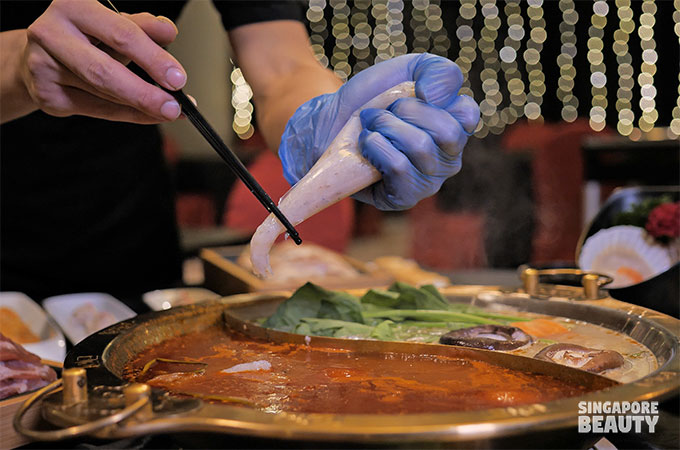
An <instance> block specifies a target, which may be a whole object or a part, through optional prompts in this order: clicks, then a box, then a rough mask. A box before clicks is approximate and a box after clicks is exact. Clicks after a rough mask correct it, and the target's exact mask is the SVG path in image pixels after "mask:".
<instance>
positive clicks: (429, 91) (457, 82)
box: [339, 53, 463, 111]
mask: <svg viewBox="0 0 680 450" xmlns="http://www.w3.org/2000/svg"><path fill="white" fill-rule="evenodd" d="M404 81H415V82H416V95H417V96H418V98H421V99H423V100H425V101H427V102H430V103H433V104H435V105H436V106H442V107H443V106H445V105H446V104H448V103H449V102H450V101H451V97H452V96H455V95H456V94H457V93H458V90H459V89H460V87H461V85H462V83H463V75H462V73H461V71H460V69H459V68H458V66H457V65H456V63H454V62H453V61H450V60H448V59H446V58H444V57H441V56H435V55H431V54H429V53H418V54H415V53H414V54H409V55H402V56H398V57H396V58H392V59H390V60H387V61H383V62H381V63H378V64H376V65H375V66H373V67H370V68H369V69H367V70H362V71H361V72H359V73H358V74H357V75H355V76H354V77H352V79H351V80H350V81H349V82H347V83H345V84H344V85H343V86H342V87H341V88H340V90H339V93H340V94H341V95H342V98H343V100H344V101H345V102H346V104H347V106H348V110H351V111H354V110H356V109H357V108H359V107H360V106H362V105H364V104H365V103H366V102H368V101H369V100H371V99H372V98H373V97H375V96H376V95H378V94H381V93H382V92H384V91H385V90H386V89H389V88H390V87H392V86H396V85H397V84H399V83H402V82H404Z"/></svg>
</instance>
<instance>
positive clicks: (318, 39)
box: [307, 0, 329, 67]
mask: <svg viewBox="0 0 680 450" xmlns="http://www.w3.org/2000/svg"><path fill="white" fill-rule="evenodd" d="M325 8H326V0H309V5H308V7H307V20H309V29H310V36H309V38H310V42H311V44H312V50H313V51H314V56H316V59H317V60H318V61H319V62H320V63H321V65H322V66H324V67H328V57H327V56H326V50H325V48H324V44H325V43H326V39H328V35H329V33H328V22H327V21H326V18H325V15H324V9H325Z"/></svg>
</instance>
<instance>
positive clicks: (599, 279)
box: [520, 267, 614, 300]
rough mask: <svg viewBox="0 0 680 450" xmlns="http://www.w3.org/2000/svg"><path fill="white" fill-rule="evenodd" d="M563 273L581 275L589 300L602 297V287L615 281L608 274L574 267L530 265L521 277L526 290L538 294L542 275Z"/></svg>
mask: <svg viewBox="0 0 680 450" xmlns="http://www.w3.org/2000/svg"><path fill="white" fill-rule="evenodd" d="M563 275H576V276H581V284H582V285H583V291H584V294H585V298H586V299H588V300H597V299H598V298H602V296H601V295H600V288H601V287H603V286H606V285H607V284H609V283H611V282H612V281H614V279H613V278H612V277H610V276H608V275H603V274H600V273H594V272H586V271H584V270H581V269H572V268H564V269H534V268H531V267H529V268H526V269H524V270H523V271H522V273H521V275H520V278H521V279H522V284H523V286H524V291H525V292H526V293H527V294H529V295H536V294H537V293H538V283H539V278H540V277H541V276H548V277H551V276H563Z"/></svg>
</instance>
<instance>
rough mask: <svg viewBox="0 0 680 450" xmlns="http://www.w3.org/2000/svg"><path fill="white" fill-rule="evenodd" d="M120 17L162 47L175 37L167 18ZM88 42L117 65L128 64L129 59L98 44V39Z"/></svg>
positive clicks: (130, 15)
mask: <svg viewBox="0 0 680 450" xmlns="http://www.w3.org/2000/svg"><path fill="white" fill-rule="evenodd" d="M121 15H122V16H124V17H127V18H128V19H130V20H132V21H133V22H135V23H136V24H137V25H138V26H139V27H140V28H141V29H142V30H144V32H145V33H146V34H147V35H148V36H149V37H150V38H151V39H153V41H154V42H156V43H157V44H158V45H160V46H162V47H165V46H166V45H169V44H171V43H172V42H174V40H175V38H176V37H177V27H176V26H175V24H174V23H173V22H172V21H171V20H170V19H168V18H167V17H163V16H154V15H152V14H149V13H138V14H127V13H121ZM90 40H91V41H94V42H93V43H94V45H97V47H99V49H100V50H101V51H103V52H104V53H106V54H107V55H109V56H110V57H111V58H113V59H115V60H116V61H118V62H119V63H121V64H123V65H125V66H127V65H128V64H129V63H130V58H128V57H127V56H125V55H123V54H121V53H118V52H117V51H116V50H114V49H112V48H111V47H109V46H108V45H106V44H103V43H100V42H99V39H94V38H90Z"/></svg>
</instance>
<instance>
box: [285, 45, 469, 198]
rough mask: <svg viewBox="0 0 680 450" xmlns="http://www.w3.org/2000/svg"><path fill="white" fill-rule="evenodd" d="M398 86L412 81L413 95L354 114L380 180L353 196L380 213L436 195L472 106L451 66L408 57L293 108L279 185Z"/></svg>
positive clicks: (456, 160)
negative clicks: (383, 107) (350, 121)
mask: <svg viewBox="0 0 680 450" xmlns="http://www.w3.org/2000/svg"><path fill="white" fill-rule="evenodd" d="M404 81H415V83H416V85H415V87H416V89H415V90H416V98H405V99H399V100H397V101H395V102H394V103H392V105H390V106H389V108H387V110H378V109H366V110H364V111H362V112H361V115H360V118H361V124H362V126H363V131H362V132H361V134H360V136H359V147H360V149H361V153H362V154H363V156H364V158H366V159H367V160H368V161H370V162H371V164H373V165H374V166H375V168H376V169H378V171H379V172H380V173H381V174H382V177H383V179H382V180H381V181H379V182H377V183H375V184H374V185H372V186H369V187H368V188H366V189H364V190H363V191H361V192H359V193H357V194H356V195H355V196H354V197H355V198H357V199H358V200H360V201H363V202H365V203H369V204H372V205H374V206H376V207H377V208H379V209H382V210H401V209H407V208H410V207H412V206H414V205H415V204H416V203H418V202H419V201H420V200H422V199H423V198H425V197H429V196H431V195H433V194H435V193H436V192H437V191H438V190H439V188H440V187H441V185H442V183H443V182H444V181H445V180H446V179H447V178H449V177H451V176H453V175H455V174H456V173H458V171H459V170H460V167H461V156H462V151H463V147H464V146H465V143H466V142H467V138H468V136H469V134H470V133H472V132H473V131H474V129H475V127H476V126H477V122H478V121H479V107H478V106H477V104H476V103H475V101H474V100H473V99H472V98H470V97H468V96H465V95H458V90H459V89H460V87H461V84H462V82H463V76H462V74H461V71H460V69H459V68H458V66H457V65H456V64H455V63H453V62H452V61H450V60H448V59H446V58H443V57H440V56H434V55H430V54H427V53H423V54H410V55H404V56H400V57H397V58H393V59H391V60H389V61H385V62H382V63H379V64H376V65H375V66H373V67H370V68H368V69H366V70H363V71H362V72H360V73H359V74H357V75H356V76H355V77H353V78H351V79H350V80H349V81H348V82H347V83H345V84H344V85H343V86H342V87H340V89H338V91H337V92H335V93H333V94H326V95H322V96H319V97H316V98H313V99H312V100H310V101H308V102H307V103H305V104H304V105H302V106H300V108H298V110H297V111H296V112H295V114H294V115H293V117H291V119H290V120H289V121H288V124H287V125H286V130H285V132H284V133H283V136H282V138H281V145H280V147H279V157H280V158H281V162H282V164H283V173H284V176H285V177H286V180H288V182H289V183H290V184H291V185H292V184H295V183H296V182H297V181H298V180H299V179H300V178H302V177H303V176H304V175H305V174H306V173H307V172H308V171H309V169H310V168H311V167H312V166H313V165H314V163H315V162H316V160H317V159H319V157H320V156H321V155H322V154H323V152H324V151H325V150H326V148H327V147H328V145H329V144H330V143H331V141H332V140H333V138H334V137H335V136H336V135H337V133H338V132H339V131H340V129H341V128H342V127H343V126H344V125H345V123H346V122H347V120H348V119H349V118H350V116H351V115H352V113H353V112H354V111H355V110H357V109H358V108H359V107H361V106H363V105H364V104H365V103H366V102H368V101H369V100H370V99H372V98H373V97H375V96H376V95H378V94H380V93H382V92H384V91H385V90H387V89H389V88H391V87H392V86H395V85H397V84H399V83H401V82H404Z"/></svg>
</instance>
